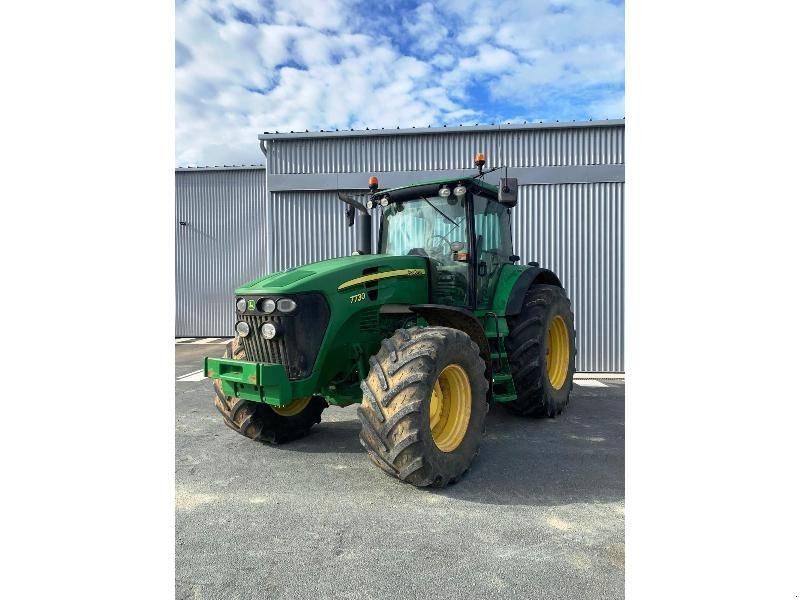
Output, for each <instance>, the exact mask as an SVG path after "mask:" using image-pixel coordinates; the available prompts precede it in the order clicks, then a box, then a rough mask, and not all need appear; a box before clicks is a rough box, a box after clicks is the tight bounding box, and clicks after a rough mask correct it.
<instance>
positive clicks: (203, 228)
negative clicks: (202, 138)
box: [145, 168, 267, 337]
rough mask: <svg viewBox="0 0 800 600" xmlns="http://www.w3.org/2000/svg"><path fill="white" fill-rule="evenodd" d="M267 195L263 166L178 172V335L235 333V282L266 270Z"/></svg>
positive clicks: (176, 211) (176, 284)
mask: <svg viewBox="0 0 800 600" xmlns="http://www.w3.org/2000/svg"><path fill="white" fill-rule="evenodd" d="M265 197H266V186H265V184H264V169H258V168H257V169H252V170H230V171H225V170H219V171H203V170H193V171H177V172H176V173H175V218H176V224H175V293H176V305H175V309H176V310H175V335H176V336H177V337H194V336H202V337H209V336H220V337H221V336H230V335H231V331H232V328H233V321H234V315H233V312H232V309H231V297H232V295H233V290H234V288H235V287H236V286H238V285H241V284H242V283H244V282H246V281H249V280H251V279H254V278H256V277H258V276H259V275H263V274H264V272H265V270H266V264H267V260H266V256H267V224H266V217H265V211H264V209H265ZM181 221H184V222H186V225H180V222H181ZM145 242H146V240H145Z"/></svg>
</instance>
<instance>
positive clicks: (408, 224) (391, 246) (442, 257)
mask: <svg viewBox="0 0 800 600" xmlns="http://www.w3.org/2000/svg"><path fill="white" fill-rule="evenodd" d="M451 198H452V199H451ZM381 227H382V232H383V235H382V237H381V250H380V251H381V254H392V255H395V256H404V255H415V256H426V257H429V258H433V259H436V260H438V261H441V262H452V256H453V253H454V252H462V251H463V252H466V251H467V250H466V249H467V209H466V206H465V202H464V200H463V198H462V199H456V198H455V197H448V198H441V197H439V196H433V197H428V198H419V199H416V200H410V201H407V202H396V203H394V204H390V205H389V206H388V207H386V208H385V209H384V210H383V216H382V222H381Z"/></svg>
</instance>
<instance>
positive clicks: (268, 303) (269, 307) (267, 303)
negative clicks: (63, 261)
mask: <svg viewBox="0 0 800 600" xmlns="http://www.w3.org/2000/svg"><path fill="white" fill-rule="evenodd" d="M261 310H262V312H265V313H267V314H268V315H269V314H271V313H273V312H275V300H273V299H272V298H267V299H266V300H262V301H261Z"/></svg>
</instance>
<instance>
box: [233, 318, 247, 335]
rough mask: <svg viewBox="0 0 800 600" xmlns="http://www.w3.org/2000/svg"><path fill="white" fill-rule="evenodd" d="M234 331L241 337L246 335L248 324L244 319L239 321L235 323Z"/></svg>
mask: <svg viewBox="0 0 800 600" xmlns="http://www.w3.org/2000/svg"><path fill="white" fill-rule="evenodd" d="M236 333H238V334H239V335H240V336H241V337H247V336H248V335H250V325H248V324H247V323H245V322H244V321H239V322H238V323H237V324H236Z"/></svg>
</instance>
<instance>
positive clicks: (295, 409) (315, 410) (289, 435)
mask: <svg viewBox="0 0 800 600" xmlns="http://www.w3.org/2000/svg"><path fill="white" fill-rule="evenodd" d="M224 358H233V359H235V360H245V355H244V346H243V345H242V344H241V342H240V340H239V338H238V337H236V338H234V339H233V340H232V341H231V342H230V343H229V344H228V345H227V346H226V348H225V354H224ZM214 391H215V392H216V397H215V398H214V405H215V406H216V407H217V410H219V412H220V413H222V417H223V419H224V421H225V424H226V425H227V426H228V427H230V428H231V429H233V430H234V431H236V432H237V433H240V434H242V435H243V436H245V437H249V438H250V439H253V440H257V441H260V442H267V443H270V444H280V443H283V442H288V441H290V440H294V439H297V438H299V437H303V436H304V435H307V434H308V432H309V431H310V430H311V427H312V426H313V425H314V424H316V423H319V422H320V419H321V418H322V417H321V415H322V411H323V409H324V408H325V407H326V406H327V404H326V403H325V401H324V400H323V399H322V398H318V397H314V396H309V397H307V398H298V399H297V400H295V401H294V402H292V403H291V404H289V405H287V406H283V407H280V408H278V407H274V406H270V405H268V404H261V403H260V402H249V401H247V400H242V399H240V398H236V397H234V396H225V393H224V392H223V391H222V385H221V384H220V382H219V380H218V379H215V380H214Z"/></svg>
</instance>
